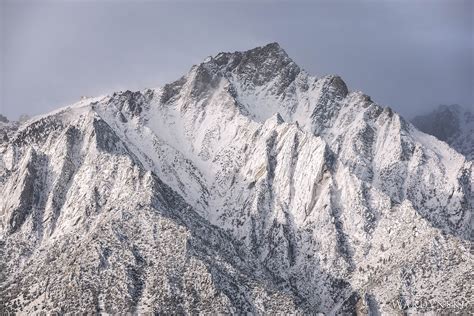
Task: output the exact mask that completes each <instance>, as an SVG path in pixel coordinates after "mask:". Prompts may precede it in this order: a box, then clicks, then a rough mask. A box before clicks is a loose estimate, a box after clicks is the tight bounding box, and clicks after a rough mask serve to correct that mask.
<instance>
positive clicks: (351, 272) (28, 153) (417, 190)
mask: <svg viewBox="0 0 474 316" xmlns="http://www.w3.org/2000/svg"><path fill="white" fill-rule="evenodd" d="M0 155H1V156H0V157H1V161H0V162H1V163H0V179H1V182H0V189H1V193H2V194H1V196H0V225H1V226H0V236H1V244H0V252H1V254H2V255H1V256H0V258H1V259H0V265H1V266H2V269H1V271H2V274H1V275H0V284H1V288H0V298H1V300H0V301H1V305H0V309H3V310H5V311H16V312H20V311H22V312H34V311H47V312H79V311H90V312H108V313H115V312H132V313H142V312H157V313H160V312H164V313H167V312H169V313H171V312H177V313H195V312H209V313H218V312H250V313H274V312H282V313H318V312H321V313H327V314H345V313H355V312H360V313H371V314H372V313H374V314H377V313H396V312H402V311H407V310H410V309H409V307H410V306H411V307H413V306H416V311H418V312H427V311H433V312H445V313H450V312H460V311H462V310H466V308H470V306H471V305H469V304H471V302H470V301H469V299H470V296H472V288H471V285H470V282H469V280H470V279H472V269H471V267H472V264H473V260H472V255H471V254H470V252H469V245H470V242H471V241H472V236H471V229H470V222H471V210H472V208H473V204H474V197H473V193H472V191H473V190H472V183H473V177H474V176H473V170H472V169H473V166H472V161H468V160H466V158H465V157H463V156H462V155H460V154H458V153H457V152H456V151H455V150H453V149H451V148H450V147H449V146H448V145H446V144H445V143H443V142H441V141H438V140H437V139H436V138H434V137H432V136H428V135H426V134H424V133H422V132H419V131H418V130H417V129H416V128H414V127H413V126H412V125H411V124H410V123H409V122H407V121H405V120H404V119H403V118H402V117H400V116H399V115H398V114H397V113H395V112H393V111H392V110H391V109H390V108H382V107H380V106H379V105H377V104H375V103H374V102H372V101H371V99H370V97H368V96H366V95H364V94H362V93H359V92H349V91H348V89H347V87H346V85H345V84H344V82H343V80H342V79H341V78H339V77H337V76H325V77H321V78H316V77H312V76H310V75H308V74H307V73H305V72H304V71H303V70H302V69H301V68H299V67H298V66H297V65H296V64H295V63H294V62H293V61H292V60H291V59H290V58H289V57H288V56H287V54H286V53H285V52H284V51H283V50H282V49H281V48H280V47H279V45H278V44H276V43H272V44H269V45H266V46H264V47H259V48H255V49H253V50H250V51H247V52H236V53H220V54H218V55H216V56H215V57H210V58H208V59H206V60H205V61H204V62H203V63H201V64H199V65H197V66H194V67H192V68H191V70H190V71H189V73H188V74H186V75H185V76H183V77H182V78H181V79H179V80H177V81H175V82H173V83H170V84H167V85H165V86H164V87H163V88H158V89H148V90H145V91H138V92H130V91H126V92H119V93H114V94H113V95H109V96H103V97H99V98H93V99H85V100H81V102H79V103H77V104H75V105H72V106H69V107H66V108H63V109H60V110H58V111H56V112H53V113H50V114H47V115H45V116H42V117H39V118H35V119H32V120H30V121H28V122H27V123H26V124H24V125H22V126H21V127H20V128H19V129H18V130H17V131H15V133H14V134H13V135H12V137H10V138H9V139H8V140H7V141H5V142H2V143H1V145H0ZM420 302H422V303H423V304H420ZM411 310H413V309H411Z"/></svg>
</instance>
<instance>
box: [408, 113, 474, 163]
mask: <svg viewBox="0 0 474 316" xmlns="http://www.w3.org/2000/svg"><path fill="white" fill-rule="evenodd" d="M412 123H413V125H415V126H416V127H417V128H418V129H419V130H421V131H422V132H425V133H427V134H431V135H433V136H435V137H437V138H438V139H440V140H442V141H445V142H447V143H448V144H449V145H450V146H451V147H453V148H454V149H456V150H457V151H458V152H460V153H461V154H463V155H465V156H466V157H467V159H469V160H473V159H474V111H473V109H472V108H470V109H469V108H467V107H463V106H460V105H457V104H453V105H440V106H439V107H438V108H437V109H435V110H433V111H432V112H430V113H427V114H424V115H419V116H416V117H415V118H413V120H412Z"/></svg>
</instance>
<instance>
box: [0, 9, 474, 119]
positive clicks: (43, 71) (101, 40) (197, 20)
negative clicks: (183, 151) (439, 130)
mask: <svg viewBox="0 0 474 316" xmlns="http://www.w3.org/2000/svg"><path fill="white" fill-rule="evenodd" d="M0 3H1V5H0V34H1V38H0V45H1V46H0V49H1V51H0V52H1V56H0V57H1V63H0V65H1V66H0V67H1V69H0V87H1V89H0V102H1V103H0V113H2V114H5V115H7V116H8V117H9V118H10V119H12V118H13V119H16V118H17V117H18V116H19V115H20V114H21V113H28V114H33V115H35V114H39V113H43V112H47V111H50V110H53V109H55V108H58V107H61V106H64V105H67V104H69V103H72V102H75V101H77V100H78V99H79V98H80V96H81V95H88V96H94V95H100V94H105V93H110V92H113V91H116V90H125V89H130V90H133V89H143V88H148V87H157V86H161V85H163V84H164V83H166V82H169V81H172V80H174V79H177V78H178V77H180V76H181V75H182V74H184V73H185V72H186V71H187V70H188V69H189V68H190V67H191V65H193V64H196V63H199V62H200V61H202V60H203V59H204V58H205V57H206V56H208V55H215V54H217V53H218V52H220V51H235V50H246V49H250V48H253V47H255V46H260V45H263V44H266V43H268V42H273V41H277V42H279V43H280V45H281V46H282V47H283V48H284V49H285V50H286V51H287V53H288V54H289V55H290V57H292V58H293V60H294V61H295V62H296V63H298V64H299V65H300V66H301V67H303V68H304V69H306V70H307V71H308V72H309V73H312V74H315V75H322V74H339V75H340V76H342V77H343V79H344V80H345V81H346V83H347V84H348V86H349V89H351V90H362V91H364V92H365V93H366V94H369V95H371V96H372V98H373V99H374V100H375V101H377V102H378V103H380V104H382V105H389V106H391V107H392V108H394V109H396V110H397V111H399V112H401V113H402V114H404V115H406V116H408V117H410V116H412V115H413V114H416V113H418V112H421V111H424V110H427V109H429V108H431V107H434V106H436V105H438V104H442V103H443V104H451V103H459V104H463V105H465V106H471V107H473V106H474V101H473V87H474V82H473V76H474V74H473V73H474V60H473V59H474V57H473V50H474V49H473V47H474V37H473V1H461V0H449V1H413V0H406V1H354V0H351V1H331V2H323V1H312V2H301V1H288V2H283V1H273V2H271V1H247V2H245V1H206V2H202V1H179V2H177V1H131V0H130V1H61V2H60V1H34V2H33V1H21V0H20V1H9V0H0Z"/></svg>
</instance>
